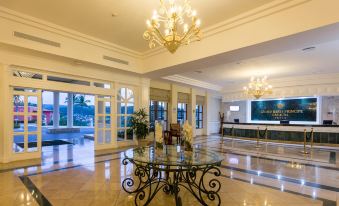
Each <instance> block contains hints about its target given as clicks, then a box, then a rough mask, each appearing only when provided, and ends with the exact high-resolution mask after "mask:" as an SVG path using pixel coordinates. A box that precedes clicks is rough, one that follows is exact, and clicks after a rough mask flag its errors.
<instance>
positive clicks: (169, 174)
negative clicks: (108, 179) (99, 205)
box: [122, 158, 221, 206]
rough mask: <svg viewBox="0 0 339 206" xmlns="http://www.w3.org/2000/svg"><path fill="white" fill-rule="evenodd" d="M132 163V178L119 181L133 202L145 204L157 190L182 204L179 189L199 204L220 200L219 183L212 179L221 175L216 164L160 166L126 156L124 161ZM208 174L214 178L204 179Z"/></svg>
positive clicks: (218, 202)
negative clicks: (133, 196) (186, 192)
mask: <svg viewBox="0 0 339 206" xmlns="http://www.w3.org/2000/svg"><path fill="white" fill-rule="evenodd" d="M129 162H130V163H132V164H134V165H135V167H136V168H135V170H134V175H135V177H134V178H135V179H136V181H135V180H134V178H132V177H128V178H126V179H124V181H123V182H122V187H123V189H124V190H125V191H126V192H127V193H129V194H134V195H135V199H134V202H135V205H137V206H139V205H140V206H141V205H145V206H146V205H148V204H150V202H151V201H152V199H153V198H154V197H155V195H156V194H157V193H158V192H159V191H161V190H162V191H163V192H165V193H166V194H168V195H174V198H175V204H176V205H178V206H181V205H182V201H181V198H180V196H179V192H180V189H181V188H185V189H186V190H187V191H189V192H190V193H191V194H192V195H193V196H194V197H195V198H196V199H197V200H198V201H199V202H200V203H201V205H205V206H207V205H208V204H207V202H206V201H208V202H214V204H215V205H220V203H221V200H220V196H219V194H218V192H219V191H220V188H221V184H220V182H219V181H218V180H217V179H216V178H215V177H218V176H220V174H221V173H220V170H219V168H218V166H219V165H220V163H218V164H211V165H201V166H192V165H189V166H162V165H156V164H152V163H136V162H135V161H133V160H132V159H129V158H125V159H124V160H123V164H124V165H127V164H128V163H129ZM207 173H210V174H213V175H214V176H215V177H214V178H212V179H209V181H206V180H205V175H206V174H207Z"/></svg>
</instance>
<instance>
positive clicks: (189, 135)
mask: <svg viewBox="0 0 339 206" xmlns="http://www.w3.org/2000/svg"><path fill="white" fill-rule="evenodd" d="M182 128H183V129H182V132H183V137H184V144H185V149H186V150H193V147H192V145H193V129H192V126H191V125H190V124H189V123H188V121H187V120H186V121H185V123H184V125H183V127H182Z"/></svg>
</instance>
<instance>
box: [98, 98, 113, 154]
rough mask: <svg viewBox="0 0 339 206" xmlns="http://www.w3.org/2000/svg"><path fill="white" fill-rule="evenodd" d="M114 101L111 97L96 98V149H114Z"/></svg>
mask: <svg viewBox="0 0 339 206" xmlns="http://www.w3.org/2000/svg"><path fill="white" fill-rule="evenodd" d="M112 99H113V98H111V97H110V96H98V95H97V96H96V98H95V127H94V128H95V137H94V139H95V149H96V150H98V149H106V148H112V144H113V142H112V134H113V133H112V105H113V104H112Z"/></svg>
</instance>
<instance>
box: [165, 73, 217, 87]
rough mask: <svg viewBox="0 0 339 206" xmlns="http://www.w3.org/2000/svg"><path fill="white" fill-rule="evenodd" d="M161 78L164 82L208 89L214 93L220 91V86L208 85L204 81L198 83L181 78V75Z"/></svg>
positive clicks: (194, 80)
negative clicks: (168, 81)
mask: <svg viewBox="0 0 339 206" xmlns="http://www.w3.org/2000/svg"><path fill="white" fill-rule="evenodd" d="M162 78H163V79H166V80H170V81H173V82H179V83H181V84H187V85H191V86H195V87H200V88H204V89H210V90H214V91H220V90H221V89H222V87H221V86H218V85H215V84H211V83H208V82H204V81H200V80H196V79H191V78H188V77H185V76H181V75H177V74H175V75H171V76H166V77H162Z"/></svg>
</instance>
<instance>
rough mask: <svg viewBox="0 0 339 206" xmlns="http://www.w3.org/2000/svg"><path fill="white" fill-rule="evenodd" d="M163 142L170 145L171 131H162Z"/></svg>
mask: <svg viewBox="0 0 339 206" xmlns="http://www.w3.org/2000/svg"><path fill="white" fill-rule="evenodd" d="M164 142H165V144H166V145H171V144H172V136H171V131H168V130H165V131H164Z"/></svg>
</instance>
